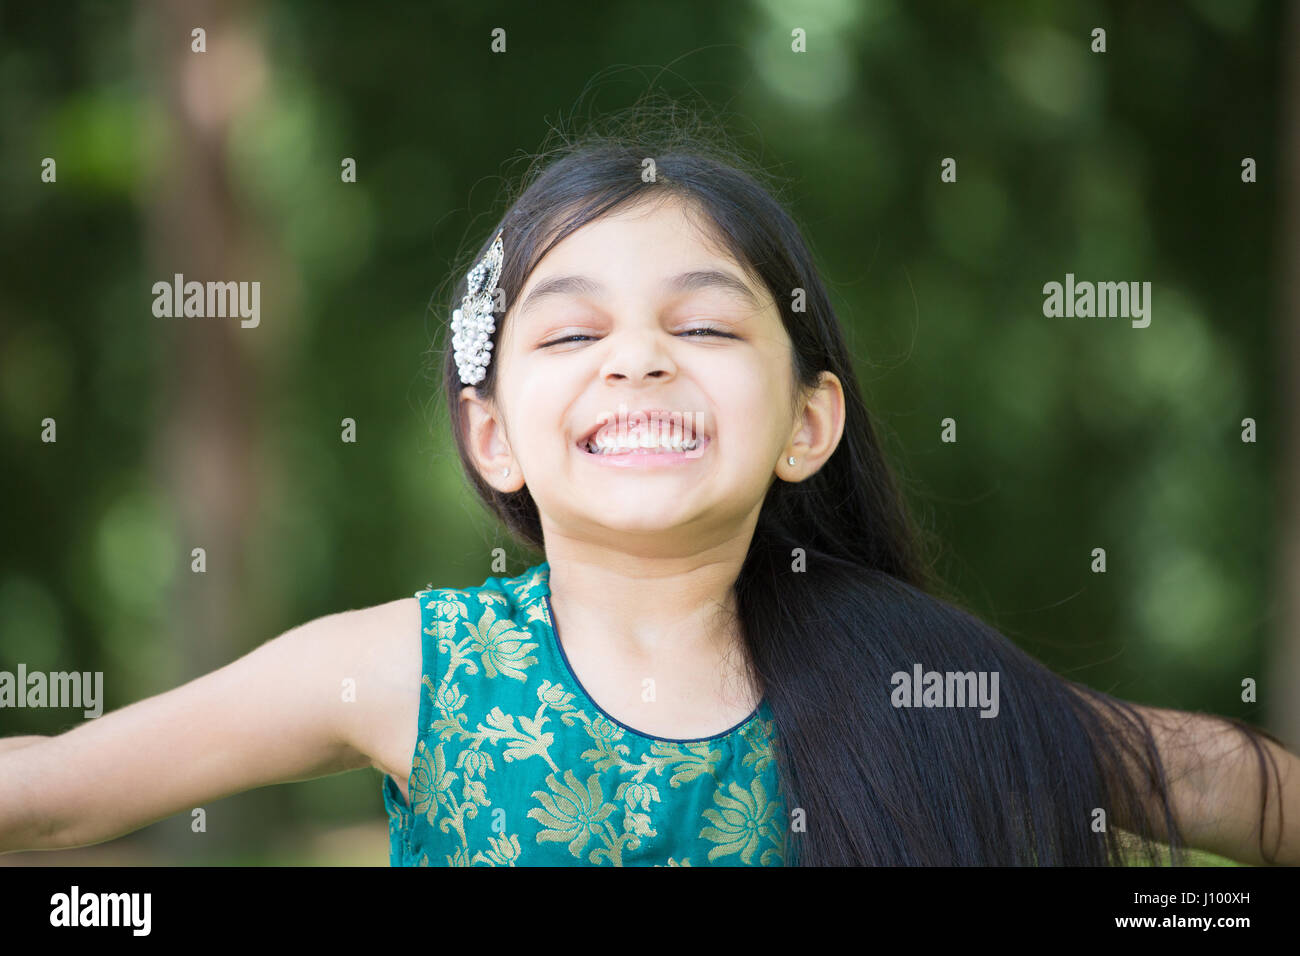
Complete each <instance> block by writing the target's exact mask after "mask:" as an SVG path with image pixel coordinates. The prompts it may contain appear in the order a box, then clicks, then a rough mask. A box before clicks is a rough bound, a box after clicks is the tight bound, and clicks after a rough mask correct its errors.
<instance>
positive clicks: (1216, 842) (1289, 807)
mask: <svg viewBox="0 0 1300 956" xmlns="http://www.w3.org/2000/svg"><path fill="white" fill-rule="evenodd" d="M1129 703H1130V706H1132V707H1134V709H1136V710H1137V711H1138V713H1139V714H1140V715H1141V716H1142V718H1143V719H1144V720H1145V721H1146V722H1147V724H1148V726H1150V728H1151V732H1152V736H1153V737H1154V738H1155V741H1156V746H1157V749H1158V750H1159V752H1160V759H1161V761H1162V762H1163V763H1164V767H1165V773H1166V776H1167V783H1168V787H1169V798H1170V799H1169V802H1170V805H1171V806H1172V808H1173V813H1174V817H1175V820H1176V822H1177V824H1178V827H1179V829H1180V830H1181V831H1182V835H1183V839H1184V840H1185V841H1186V842H1187V844H1188V845H1189V846H1193V847H1196V848H1197V849H1200V850H1208V851H1209V852H1211V853H1216V854H1218V855H1219V856H1225V857H1228V858H1229V859H1232V860H1237V861H1239V862H1241V863H1248V864H1251V865H1254V866H1260V865H1268V864H1284V865H1291V866H1294V865H1300V757H1297V756H1296V755H1295V754H1293V753H1291V752H1290V751H1288V750H1286V749H1284V748H1283V747H1282V746H1280V745H1279V744H1278V743H1276V742H1274V741H1272V740H1270V739H1268V738H1267V737H1264V736H1262V735H1261V736H1260V737H1259V743H1260V748H1261V749H1262V751H1263V754H1262V755H1261V753H1260V750H1257V749H1256V747H1254V746H1253V745H1252V744H1251V742H1250V741H1249V740H1248V739H1247V737H1246V735H1245V733H1244V732H1243V731H1242V730H1240V729H1238V728H1237V727H1236V726H1234V725H1233V724H1231V723H1229V722H1228V721H1227V720H1225V719H1224V718H1222V717H1215V716H1213V715H1210V714H1200V713H1190V712H1187V711H1179V710H1167V709H1162V708H1155V707H1144V706H1140V705H1137V704H1132V703H1131V702H1129ZM1148 785H1149V781H1145V780H1144V781H1140V782H1139V786H1142V787H1148ZM1146 792H1147V796H1148V799H1149V802H1148V804H1147V814H1148V816H1149V818H1150V820H1151V822H1152V824H1153V828H1154V830H1155V832H1156V836H1157V837H1158V838H1160V839H1162V840H1166V841H1167V840H1168V838H1169V835H1168V832H1167V830H1166V828H1165V825H1164V815H1163V813H1162V812H1161V811H1160V809H1159V806H1158V802H1157V801H1155V799H1154V793H1153V792H1151V791H1150V790H1149V789H1148V790H1147V791H1146ZM1261 817H1262V818H1263V834H1262V839H1261V833H1260V821H1261ZM1116 822H1117V823H1118V825H1119V826H1120V827H1121V828H1124V829H1131V827H1130V826H1129V825H1128V822H1127V821H1124V820H1119V821H1116ZM1261 846H1262V851H1261Z"/></svg>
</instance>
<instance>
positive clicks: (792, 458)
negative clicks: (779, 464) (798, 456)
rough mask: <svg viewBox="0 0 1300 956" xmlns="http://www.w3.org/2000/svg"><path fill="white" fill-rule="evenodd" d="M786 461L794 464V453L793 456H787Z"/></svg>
mask: <svg viewBox="0 0 1300 956" xmlns="http://www.w3.org/2000/svg"><path fill="white" fill-rule="evenodd" d="M786 462H787V463H788V464H791V465H793V464H794V456H793V455H792V456H790V457H789V458H787V459H786Z"/></svg>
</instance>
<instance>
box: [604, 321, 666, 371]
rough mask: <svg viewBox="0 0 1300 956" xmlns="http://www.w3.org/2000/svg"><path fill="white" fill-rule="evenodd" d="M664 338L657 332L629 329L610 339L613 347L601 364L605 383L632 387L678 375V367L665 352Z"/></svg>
mask: <svg viewBox="0 0 1300 956" xmlns="http://www.w3.org/2000/svg"><path fill="white" fill-rule="evenodd" d="M662 335H663V333H662V332H661V331H660V330H658V329H636V330H632V329H629V330H626V331H623V332H618V333H612V334H611V335H609V336H607V337H606V341H609V342H610V343H611V347H610V350H609V354H608V355H607V356H606V357H605V360H604V362H603V363H602V366H601V377H602V378H603V379H604V380H605V381H606V382H631V383H633V384H636V383H639V382H642V381H644V380H646V379H653V380H656V381H668V380H669V379H671V378H672V377H673V376H674V375H676V374H677V366H676V364H674V362H673V360H672V357H671V356H670V355H669V354H668V350H667V349H666V348H664V342H663V339H662V337H661V336H662Z"/></svg>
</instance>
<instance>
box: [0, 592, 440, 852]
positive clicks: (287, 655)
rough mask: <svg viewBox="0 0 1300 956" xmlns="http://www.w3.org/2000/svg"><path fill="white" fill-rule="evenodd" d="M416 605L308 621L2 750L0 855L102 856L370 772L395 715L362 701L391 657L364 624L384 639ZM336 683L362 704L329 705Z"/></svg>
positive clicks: (370, 696)
mask: <svg viewBox="0 0 1300 956" xmlns="http://www.w3.org/2000/svg"><path fill="white" fill-rule="evenodd" d="M414 603H415V602H413V601H411V600H409V599H407V600H406V601H398V602H392V603H391V604H388V605H379V606H378V607H377V608H373V609H366V610H359V611H345V612H342V613H340V614H331V615H328V616H326V617H322V618H318V619H316V620H314V621H310V622H308V623H306V624H303V625H301V626H299V627H295V628H293V629H292V630H290V631H286V632H285V633H284V634H282V635H280V636H279V637H277V638H275V639H273V640H270V641H267V642H266V643H265V644H263V645H261V646H260V647H258V648H256V649H255V650H253V651H251V652H250V653H248V654H246V655H245V656H243V657H241V658H240V659H238V660H236V661H234V662H233V663H230V664H228V665H226V666H225V667H222V668H220V669H219V670H216V671H213V672H212V673H210V674H205V675H203V676H202V677H198V678H196V679H195V680H192V681H190V682H189V683H187V684H184V685H182V686H180V687H177V688H175V689H174V690H170V691H167V692H166V693H162V694H159V695H157V696H154V697H149V698H147V699H145V700H141V701H138V702H136V703H134V704H131V705H130V706H127V707H123V708H121V709H119V710H116V711H114V712H112V713H109V714H105V715H104V716H102V717H99V718H96V719H95V720H92V721H89V722H87V723H85V724H82V725H80V726H78V727H76V728H75V729H73V730H70V731H68V732H67V733H63V734H60V735H58V736H55V737H32V736H23V737H10V738H5V739H0V853H4V852H6V851H9V850H20V849H58V848H63V847H73V846H82V845H85V844H89V843H100V842H102V841H104V840H109V839H112V838H114V837H118V836H121V835H123V834H126V833H129V832H131V831H132V830H136V829H138V828H140V827H142V826H145V825H146V824H149V823H152V822H154V821H156V820H159V819H162V818H163V817H166V816H169V815H171V814H173V813H176V812H178V811H180V810H183V809H186V808H190V807H195V806H199V805H201V804H203V803H204V802H206V801H209V800H215V799H218V798H221V797H224V796H228V795H230V794H233V793H238V792H240V791H243V790H250V789H252V788H254V787H261V786H266V785H268V784H273V783H280V782H284V781H291V780H304V779H308V778H311V777H319V776H324V775H327V774H332V773H338V772H340V771H344V770H350V769H353V768H359V767H367V766H370V765H371V764H372V759H371V757H370V756H369V755H368V754H367V751H368V750H371V749H372V748H371V746H370V741H371V740H372V739H373V738H375V737H376V736H377V732H376V728H379V729H383V725H382V724H381V721H382V719H383V718H384V715H385V714H386V713H387V712H388V711H389V710H392V709H393V708H392V707H390V706H388V705H387V704H386V703H384V698H385V696H386V695H385V694H381V693H376V692H369V691H371V690H372V689H373V688H374V687H376V686H379V687H381V688H382V687H384V686H385V685H383V684H379V685H376V683H375V682H374V681H373V680H372V675H374V674H376V673H377V668H378V667H379V666H380V665H382V664H383V663H384V661H385V660H386V659H387V657H392V656H393V655H392V654H387V655H386V654H384V653H381V651H383V649H384V648H385V647H386V646H387V645H385V644H383V643H382V642H378V641H377V640H376V637H377V636H381V635H377V633H376V631H377V628H376V625H377V624H379V625H382V626H383V629H384V630H386V631H393V632H394V633H396V631H394V624H395V623H400V624H409V617H410V613H409V607H407V605H411V604H414ZM402 633H403V634H405V633H406V632H402ZM411 633H418V632H415V631H411ZM416 653H417V654H418V646H417V651H416ZM344 678H353V679H355V680H356V683H357V686H359V687H361V688H363V691H366V692H363V693H362V694H360V695H359V700H358V702H356V703H342V702H341V696H342V695H341V690H342V680H343V679H344ZM411 727H412V733H413V732H414V730H413V728H414V721H413V720H412V721H411ZM388 736H390V737H392V736H394V735H393V734H392V733H389V734H388Z"/></svg>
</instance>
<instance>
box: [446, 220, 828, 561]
mask: <svg viewBox="0 0 1300 956" xmlns="http://www.w3.org/2000/svg"><path fill="white" fill-rule="evenodd" d="M507 305H508V309H507V312H506V315H505V317H504V320H503V324H502V326H501V335H500V336H499V337H498V338H499V341H498V343H497V345H496V346H495V347H494V349H493V351H492V359H491V360H492V362H494V363H497V364H498V368H497V369H496V375H497V388H496V396H495V402H484V401H481V400H480V399H479V398H478V397H477V396H476V395H475V394H474V390H473V389H472V388H469V387H466V388H465V389H464V390H463V391H462V396H463V398H462V401H463V404H464V405H465V406H467V409H466V410H467V413H468V414H469V416H470V417H469V426H470V427H469V436H470V449H471V452H472V454H473V455H474V457H475V458H476V459H477V461H478V463H479V466H480V468H481V469H482V471H483V474H484V477H485V478H486V480H487V481H488V482H489V483H491V484H492V485H493V486H494V487H496V488H498V489H500V490H502V491H513V490H517V489H518V488H519V487H520V486H522V485H523V484H525V483H526V484H527V485H528V489H529V492H530V493H531V495H532V497H533V500H534V502H535V503H536V504H537V508H538V511H539V513H540V516H541V521H542V525H543V530H544V532H545V533H546V538H547V540H548V541H551V540H552V539H553V536H554V535H557V534H558V535H559V536H561V537H572V538H578V539H581V540H586V541H592V542H595V543H602V544H605V545H612V546H616V547H618V548H620V549H624V550H627V549H631V550H635V551H638V552H640V553H646V554H651V553H659V552H661V551H662V552H665V553H669V552H680V551H681V549H682V547H683V545H686V546H689V548H690V549H691V550H697V549H700V548H706V547H710V546H713V545H717V544H722V543H723V542H726V541H727V540H729V539H733V538H736V537H737V536H740V535H744V544H745V545H746V546H747V544H748V533H749V532H752V529H753V525H754V523H756V522H757V518H758V510H759V507H760V506H761V504H762V501H763V497H764V494H765V493H766V491H767V489H768V487H769V485H770V484H771V482H772V480H773V478H774V476H775V475H778V474H779V475H780V476H781V477H783V478H785V479H786V480H799V479H800V478H803V477H807V475H808V474H810V473H811V470H810V468H811V469H812V470H815V465H817V464H819V463H820V462H819V461H818V460H816V459H818V458H820V459H821V460H824V458H825V457H828V456H829V454H830V452H831V451H832V450H833V449H834V445H835V443H837V442H838V441H839V434H840V431H841V430H842V420H843V415H842V412H841V413H840V414H839V416H838V420H822V419H826V416H822V419H818V416H817V415H815V414H814V415H813V416H812V417H813V418H814V421H812V422H811V423H810V422H808V421H806V420H805V419H806V418H807V416H805V415H803V414H802V413H800V414H798V415H797V414H796V413H797V412H800V410H799V409H796V408H795V407H793V405H792V402H793V391H792V389H793V383H792V374H793V373H792V354H791V343H790V338H789V336H788V334H787V333H786V331H785V327H784V325H783V324H782V322H781V318H780V315H779V313H778V311H777V306H776V303H775V302H774V301H773V300H772V297H771V295H770V294H769V293H768V291H767V290H766V288H765V287H764V286H763V284H762V283H761V282H759V281H757V280H755V279H752V278H750V277H749V276H747V275H746V273H745V272H744V270H742V269H741V268H740V267H739V266H738V265H737V264H736V263H735V262H734V261H733V260H731V259H730V258H729V257H728V256H726V255H725V254H723V253H719V252H718V251H715V250H714V249H713V248H712V247H711V244H709V243H708V242H707V240H706V239H705V238H704V237H703V236H702V235H701V234H700V233H699V232H698V231H697V228H696V227H695V226H694V225H692V223H691V221H690V219H689V218H688V217H687V214H686V212H685V211H684V208H683V206H682V205H681V204H680V203H678V202H659V203H652V204H643V205H642V206H639V207H635V208H631V209H627V210H623V211H620V212H618V213H615V214H611V215H608V216H606V217H604V218H602V219H599V220H597V221H595V222H591V223H588V224H587V225H586V226H584V227H582V228H581V229H579V230H578V231H576V232H574V233H573V234H572V235H570V236H568V237H567V238H565V239H564V240H563V241H562V242H560V243H559V244H557V245H556V246H555V248H553V249H552V250H551V251H550V252H549V253H548V254H547V255H546V256H545V257H544V258H543V259H542V260H541V262H539V263H538V265H537V267H536V268H535V269H534V270H533V272H532V274H531V275H530V276H529V277H528V279H527V281H526V282H525V283H524V287H523V289H522V290H520V293H519V295H518V297H517V298H516V299H515V301H514V302H512V303H508V304H507ZM575 337H576V338H575ZM827 374H829V373H827ZM829 377H830V378H831V379H834V376H829ZM834 389H835V390H836V391H837V390H838V382H836V383H835V385H834ZM840 398H841V408H842V396H840ZM832 404H833V403H832ZM650 410H662V411H663V412H666V413H667V415H668V417H667V422H668V424H663V423H661V422H660V420H658V419H648V421H647V424H649V426H650V427H649V433H650V434H651V435H652V436H656V437H657V436H659V435H661V434H663V435H667V436H668V437H669V438H672V437H677V438H679V439H680V438H682V437H686V438H689V437H691V433H692V426H693V430H694V432H695V433H696V437H698V438H699V441H700V444H699V447H698V448H696V449H695V450H693V451H692V450H687V451H684V452H678V453H675V454H674V453H668V454H640V455H622V456H617V457H610V456H597V455H593V454H592V453H590V452H589V451H587V442H586V441H585V439H586V438H587V437H588V436H589V435H590V434H591V432H592V431H593V429H594V428H596V427H597V426H598V425H601V424H602V423H607V424H608V425H609V426H610V430H611V432H612V435H611V437H612V438H613V439H614V440H618V439H619V438H620V437H621V438H623V439H624V441H623V442H622V444H623V445H628V444H632V443H635V442H640V441H645V440H646V439H645V438H644V437H643V435H644V433H638V432H636V431H634V430H633V426H634V425H635V424H636V423H637V422H636V417H635V415H634V413H636V412H648V411H650ZM834 418H835V416H834V415H833V414H832V415H831V416H830V419H834ZM679 423H680V424H679ZM620 424H623V425H624V426H625V428H624V430H623V431H622V432H620V431H619V426H620ZM827 445H828V446H829V447H823V446H827ZM809 454H812V455H813V458H814V460H813V461H807V460H806V459H807V457H808V455H809ZM787 455H795V456H797V458H798V461H797V463H796V465H794V466H791V465H789V464H788V463H787V462H786V456H787ZM506 467H509V468H510V475H509V476H508V477H503V475H502V469H503V468H506Z"/></svg>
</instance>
